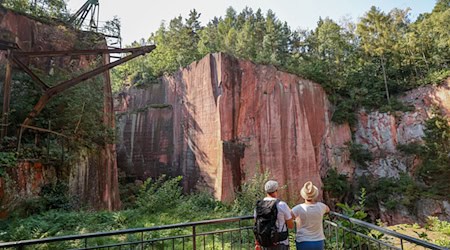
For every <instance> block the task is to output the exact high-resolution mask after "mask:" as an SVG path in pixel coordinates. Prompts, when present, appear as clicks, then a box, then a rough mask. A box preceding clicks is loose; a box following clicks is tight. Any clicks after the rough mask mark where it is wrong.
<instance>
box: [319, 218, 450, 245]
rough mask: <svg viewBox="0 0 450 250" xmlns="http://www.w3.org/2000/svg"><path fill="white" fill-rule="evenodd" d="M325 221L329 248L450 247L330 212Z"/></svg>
mask: <svg viewBox="0 0 450 250" xmlns="http://www.w3.org/2000/svg"><path fill="white" fill-rule="evenodd" d="M330 217H331V219H330V220H325V221H324V232H325V236H326V239H327V243H328V244H329V245H331V246H332V248H329V249H439V250H445V249H447V250H448V248H445V247H441V246H438V245H435V244H432V243H430V242H427V241H423V240H420V239H417V238H414V237H411V236H408V235H404V234H401V233H398V232H395V231H392V230H389V229H386V228H383V227H379V226H376V225H374V224H371V223H368V222H365V221H361V220H357V219H354V218H350V217H348V216H345V215H342V214H339V213H335V212H330Z"/></svg>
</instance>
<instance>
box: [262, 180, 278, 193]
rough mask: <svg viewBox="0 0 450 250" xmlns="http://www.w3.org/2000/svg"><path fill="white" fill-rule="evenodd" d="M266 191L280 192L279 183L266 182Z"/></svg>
mask: <svg viewBox="0 0 450 250" xmlns="http://www.w3.org/2000/svg"><path fill="white" fill-rule="evenodd" d="M264 190H265V191H266V193H273V192H275V191H277V190H278V182H276V181H272V180H270V181H268V182H266V184H265V185H264Z"/></svg>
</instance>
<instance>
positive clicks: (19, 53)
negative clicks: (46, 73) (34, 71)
mask: <svg viewBox="0 0 450 250" xmlns="http://www.w3.org/2000/svg"><path fill="white" fill-rule="evenodd" d="M155 48H156V46H155V45H149V46H142V47H137V48H124V49H119V48H115V49H89V50H67V51H15V52H14V55H17V56H27V57H49V56H55V57H56V56H81V55H102V54H113V53H134V52H138V51H142V50H149V51H152V50H153V49H155Z"/></svg>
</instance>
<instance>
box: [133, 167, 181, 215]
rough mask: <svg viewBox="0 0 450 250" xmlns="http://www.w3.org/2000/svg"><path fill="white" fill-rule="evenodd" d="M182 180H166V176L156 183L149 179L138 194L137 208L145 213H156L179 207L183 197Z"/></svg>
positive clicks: (179, 177)
mask: <svg viewBox="0 0 450 250" xmlns="http://www.w3.org/2000/svg"><path fill="white" fill-rule="evenodd" d="M181 179H182V177H181V176H178V177H175V178H172V179H167V180H166V176H165V175H163V176H161V177H160V178H158V179H157V180H156V181H153V180H152V179H151V178H149V179H147V180H146V181H145V182H144V184H143V185H142V188H141V190H140V192H139V194H138V197H137V200H136V205H137V207H138V208H139V209H140V210H142V212H144V213H155V212H161V211H164V210H167V209H169V208H172V207H174V206H176V205H178V203H179V202H180V200H181V197H182V188H181V187H180V181H181Z"/></svg>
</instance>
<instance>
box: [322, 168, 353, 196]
mask: <svg viewBox="0 0 450 250" xmlns="http://www.w3.org/2000/svg"><path fill="white" fill-rule="evenodd" d="M322 182H323V189H324V191H326V192H329V193H330V194H331V196H332V197H333V198H339V200H342V198H343V197H345V196H347V194H348V193H349V192H350V189H351V187H350V183H349V181H348V179H347V175H345V174H339V173H338V172H337V170H336V169H334V168H332V169H330V170H328V172H327V175H326V176H325V178H323V179H322Z"/></svg>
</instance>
